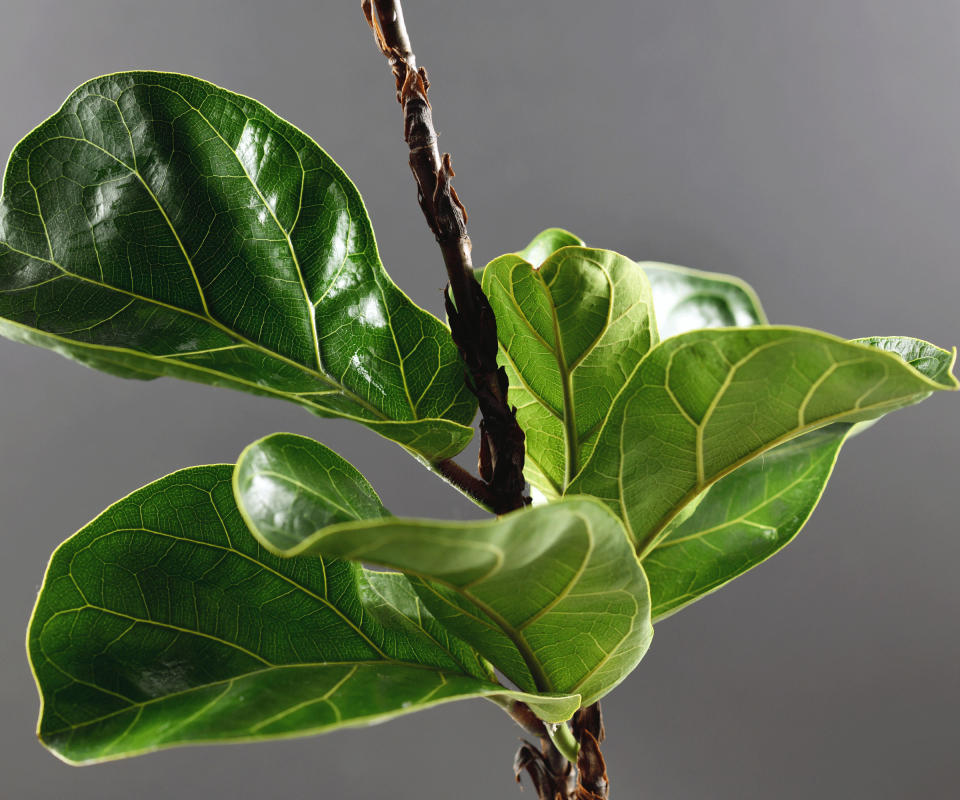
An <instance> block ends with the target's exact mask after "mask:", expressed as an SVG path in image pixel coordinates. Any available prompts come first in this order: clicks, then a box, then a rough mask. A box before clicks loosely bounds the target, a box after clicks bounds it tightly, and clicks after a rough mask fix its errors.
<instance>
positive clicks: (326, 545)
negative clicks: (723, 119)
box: [236, 446, 653, 704]
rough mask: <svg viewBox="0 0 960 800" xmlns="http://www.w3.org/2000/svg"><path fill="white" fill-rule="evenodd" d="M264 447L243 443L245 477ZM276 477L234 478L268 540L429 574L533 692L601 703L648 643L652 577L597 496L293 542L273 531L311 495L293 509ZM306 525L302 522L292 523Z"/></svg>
mask: <svg viewBox="0 0 960 800" xmlns="http://www.w3.org/2000/svg"><path fill="white" fill-rule="evenodd" d="M255 449H256V446H253V447H252V448H250V449H248V450H247V451H245V454H244V456H243V457H242V458H241V461H240V463H239V464H238V465H237V472H238V474H240V475H248V474H249V473H250V467H249V466H248V465H247V464H246V463H245V461H247V460H251V461H255V460H256V455H255V453H254V451H255ZM304 477H306V474H305V473H303V472H301V473H299V474H297V475H296V476H295V479H296V480H297V481H300V482H302V481H303V479H304ZM273 482H274V485H275V486H276V487H277V491H276V492H273V491H272V490H271V486H270V481H259V480H253V481H246V480H240V481H237V484H236V488H237V492H238V495H237V497H238V502H239V505H240V506H241V508H242V509H243V513H244V517H245V519H246V520H247V523H248V525H249V526H250V528H251V530H252V531H253V532H254V534H255V535H256V536H257V538H259V539H260V540H261V541H262V542H263V544H264V545H265V546H267V547H268V548H269V549H271V550H274V551H276V552H280V553H284V554H286V555H301V554H309V553H313V554H318V555H322V556H326V557H338V558H345V559H352V560H357V561H364V562H369V563H374V564H381V565H383V566H387V567H392V568H394V569H399V570H401V571H402V572H404V573H406V574H407V575H409V576H411V577H412V578H416V579H419V581H417V580H414V582H413V585H414V586H415V588H416V589H417V592H418V594H419V595H420V598H421V600H422V601H423V602H424V604H425V605H426V606H427V607H428V608H429V609H430V610H431V612H432V613H433V615H434V616H435V617H436V618H437V619H438V620H439V621H440V622H441V623H442V624H443V625H444V626H445V627H446V628H447V629H448V630H450V631H451V632H452V633H453V634H455V635H456V636H458V637H460V638H461V639H463V640H464V641H465V642H467V643H469V644H470V645H472V646H473V647H475V648H476V649H477V650H478V651H479V652H480V653H481V654H482V655H483V656H485V657H486V658H487V659H489V660H490V662H491V663H493V665H494V666H495V667H497V668H498V669H499V670H501V671H502V672H503V674H504V675H506V676H507V677H508V678H509V679H510V680H511V681H513V682H514V683H515V684H516V685H517V686H518V687H520V688H521V689H523V690H525V691H540V692H562V693H565V694H573V693H577V694H580V695H582V696H583V702H584V703H585V704H588V703H591V702H593V701H594V700H596V699H597V698H599V697H600V696H602V695H603V694H604V693H606V692H607V691H609V690H610V689H611V688H613V686H615V685H616V684H617V683H619V682H620V681H621V680H622V679H623V678H624V677H625V676H626V675H627V674H628V673H629V672H630V671H631V670H632V669H633V668H634V667H635V666H636V664H637V663H638V662H639V661H640V658H641V657H642V656H643V654H644V652H645V651H646V649H647V647H648V646H649V643H650V638H651V636H652V634H653V630H652V627H651V625H650V618H649V613H650V607H649V591H648V588H647V581H646V577H645V576H644V573H643V570H642V569H641V567H640V565H639V563H638V562H637V559H636V558H635V556H634V554H633V550H632V547H631V545H630V542H629V541H628V539H627V537H626V534H625V532H624V530H623V525H622V524H621V523H620V522H619V520H618V519H617V518H616V517H615V516H614V515H613V514H611V513H610V512H609V511H607V510H606V509H605V508H604V507H603V506H602V505H601V504H600V503H597V502H595V501H594V500H592V499H589V498H570V499H566V500H561V501H557V502H555V503H551V504H549V505H546V506H539V507H537V508H533V509H527V510H524V511H520V512H515V513H512V514H508V515H505V516H503V517H501V518H499V519H494V520H489V521H484V522H438V521H433V520H410V519H396V518H389V519H380V520H365V521H359V522H353V523H343V524H339V525H333V526H328V527H326V528H322V529H319V530H317V531H316V532H315V533H313V534H312V535H309V536H306V537H304V538H303V540H302V541H301V542H300V544H299V545H297V546H296V547H293V548H290V547H288V546H287V542H288V537H286V536H277V535H275V534H274V533H273V532H272V531H273V529H272V526H271V519H272V517H273V515H275V514H278V513H279V514H284V515H293V514H296V515H303V517H304V518H305V519H306V520H309V519H312V512H311V511H310V509H309V508H308V507H307V501H308V500H309V496H307V495H304V496H302V497H298V498H297V502H296V503H295V504H294V505H293V506H289V505H288V504H287V500H288V495H287V493H286V485H287V484H286V482H284V481H277V480H274V481H273ZM245 486H246V487H251V488H248V489H247V490H246V491H244V488H243V487H245ZM261 520H263V522H261ZM304 527H306V526H305V525H301V524H300V523H299V521H296V520H294V521H292V528H293V529H296V530H301V529H302V528H304Z"/></svg>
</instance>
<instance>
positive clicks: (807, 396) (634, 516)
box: [569, 327, 957, 557]
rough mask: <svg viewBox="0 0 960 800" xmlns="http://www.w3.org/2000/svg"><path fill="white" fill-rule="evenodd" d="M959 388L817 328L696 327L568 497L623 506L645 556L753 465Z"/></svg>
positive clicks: (641, 372) (674, 346)
mask: <svg viewBox="0 0 960 800" xmlns="http://www.w3.org/2000/svg"><path fill="white" fill-rule="evenodd" d="M930 347H932V346H930ZM939 352H940V353H941V354H942V355H941V358H947V359H949V360H950V363H952V358H953V356H952V355H951V354H945V355H943V353H944V351H939ZM955 388H957V381H956V380H955V379H954V378H953V376H952V375H951V374H950V372H949V369H947V370H946V371H945V372H941V373H940V374H938V377H937V378H929V377H927V376H926V375H924V374H922V373H921V372H918V371H917V370H916V369H914V368H913V367H911V366H910V365H909V364H907V363H905V362H904V361H903V360H902V359H901V358H900V357H899V356H898V355H894V354H892V353H887V352H883V351H882V350H878V349H876V348H874V347H870V346H867V345H864V344H859V343H856V342H845V341H843V340H841V339H837V338H836V337H833V336H830V335H828V334H825V333H819V332H817V331H810V330H805V329H802V328H787V327H780V328H776V327H754V328H746V329H720V330H701V331H691V332H689V333H685V334H681V335H679V336H675V337H673V338H671V339H667V340H666V341H664V342H662V343H661V344H660V345H659V346H658V347H656V348H655V349H653V350H652V351H651V352H650V353H649V354H648V356H647V357H646V358H645V359H644V360H643V361H642V362H641V364H640V366H639V367H638V368H637V370H636V372H635V373H634V376H633V378H632V379H631V380H630V381H629V382H628V383H627V385H626V386H625V387H624V389H623V391H622V392H621V393H620V395H619V396H618V397H617V400H616V402H615V403H614V405H613V407H612V408H611V410H610V413H609V415H608V417H607V419H606V421H605V423H604V426H603V430H602V431H601V433H600V436H599V438H598V441H597V445H596V447H595V448H594V451H593V453H592V455H591V458H590V460H589V461H588V462H587V464H586V466H585V467H584V468H583V470H582V471H581V473H580V474H579V475H578V476H577V478H576V480H574V481H573V483H572V485H571V486H570V489H569V491H570V492H571V493H578V494H591V495H593V496H595V497H598V498H601V499H603V500H604V501H605V502H606V503H607V504H608V505H609V506H610V507H611V508H612V509H614V510H616V511H617V513H619V514H620V515H621V517H622V518H623V519H624V520H625V522H626V523H627V529H628V531H629V532H630V535H631V536H632V538H633V539H634V541H635V542H636V544H637V551H638V552H639V553H640V554H641V557H643V556H646V555H647V554H648V553H649V551H650V549H652V547H653V546H655V545H656V544H657V542H658V541H659V539H660V538H661V536H662V534H663V531H664V529H665V528H666V526H667V525H668V523H669V522H670V521H671V520H672V519H673V518H674V517H675V516H676V515H677V514H678V513H680V512H681V510H682V509H683V508H684V506H685V505H686V504H687V503H688V502H690V501H691V500H693V499H694V497H696V496H697V495H698V494H700V493H701V492H702V491H703V490H704V489H706V488H707V487H708V486H710V485H711V484H713V483H714V482H715V481H716V480H718V479H719V478H722V477H723V476H724V475H726V474H728V473H729V472H731V471H733V470H734V469H736V468H737V467H739V466H741V465H742V464H745V463H746V462H747V461H749V460H750V459H751V458H754V457H756V456H757V455H760V454H761V453H763V452H765V451H767V450H769V449H770V448H772V447H775V446H776V445H778V444H780V443H782V442H785V441H787V440H789V439H792V438H794V437H796V436H799V435H801V434H803V433H806V432H808V431H811V430H814V429H816V428H820V427H823V426H825V425H828V424H830V423H833V422H860V421H864V420H870V419H874V418H876V417H879V416H882V415H883V414H885V413H887V412H889V411H893V410H894V409H897V408H901V407H903V406H907V405H911V404H913V403H917V402H919V401H920V400H922V399H924V398H925V397H927V396H928V395H929V394H930V393H931V392H933V391H935V390H938V389H955Z"/></svg>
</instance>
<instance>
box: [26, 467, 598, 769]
mask: <svg viewBox="0 0 960 800" xmlns="http://www.w3.org/2000/svg"><path fill="white" fill-rule="evenodd" d="M231 477H232V467H231V466H229V465H220V466H211V467H195V468H192V469H188V470H183V471H181V472H179V473H174V474H173V475H171V476H168V477H167V478H163V479H161V480H160V481H157V482H156V483H154V484H151V485H149V486H147V487H144V488H143V489H141V490H139V491H137V492H135V493H134V494H133V495H131V496H130V497H128V498H126V499H124V500H121V501H120V502H119V503H117V504H115V505H114V506H112V507H111V508H110V509H108V510H107V511H106V512H104V514H102V515H101V516H100V517H98V518H97V519H96V520H94V521H93V522H92V523H90V525H88V526H87V527H86V528H84V529H83V530H82V531H81V532H80V533H78V534H77V535H76V536H74V537H72V538H71V539H69V540H67V542H65V543H64V544H63V545H62V546H61V547H60V548H59V549H58V550H57V552H56V553H55V554H54V556H53V558H52V560H51V564H50V567H49V569H48V572H47V576H46V578H45V580H44V585H43V588H42V590H41V593H40V597H39V599H38V602H37V607H36V609H35V612H34V617H33V620H32V622H31V626H30V633H29V651H30V658H31V664H32V666H33V669H34V671H35V675H36V678H37V682H38V685H39V687H40V690H41V695H42V698H43V709H42V713H41V719H40V730H39V733H40V736H41V739H42V740H43V742H44V743H45V744H46V745H47V746H48V747H50V748H51V749H53V750H54V752H56V753H57V754H58V755H59V756H60V757H61V758H64V759H65V760H68V761H70V762H72V763H88V762H91V761H100V760H106V759H112V758H119V757H122V756H126V755H133V754H136V753H140V752H147V751H150V750H155V749H158V748H162V747H168V746H173V745H178V744H187V743H194V742H204V741H238V740H247V739H257V738H268V737H278V736H296V735H303V734H305V733H313V732H320V731H323V730H327V729H330V728H335V727H340V726H343V725H356V724H363V723H367V722H370V721H376V720H380V719H387V718H390V717H392V716H396V715H399V714H403V713H408V712H409V711H414V710H417V709H419V708H424V707H428V706H430V705H433V704H436V703H440V702H445V701H448V700H453V699H458V698H464V697H489V698H491V699H494V700H497V701H499V702H506V701H508V700H510V699H524V700H527V701H528V702H529V703H530V704H531V705H532V706H533V707H534V708H536V709H537V711H538V713H540V714H541V715H542V716H544V718H546V719H551V720H553V721H558V720H560V719H565V718H567V717H569V715H570V714H572V713H573V711H574V710H575V709H576V708H577V706H578V703H579V698H578V697H570V696H566V697H550V696H528V695H525V694H523V693H517V692H512V691H510V690H507V689H505V688H504V687H502V686H499V685H498V684H496V683H495V682H494V681H493V680H491V677H490V676H489V674H488V673H487V672H485V671H484V670H483V669H482V665H481V662H480V660H479V658H478V656H477V655H476V653H475V652H474V651H472V650H471V648H469V647H468V646H467V645H465V644H464V643H463V642H460V641H458V640H456V639H455V638H454V637H453V636H452V635H451V634H450V633H449V632H447V631H445V630H444V629H443V628H442V626H440V625H439V623H437V621H436V620H434V619H433V618H432V617H431V616H430V614H429V612H428V611H427V610H426V609H425V608H423V607H422V606H420V605H419V604H417V603H415V602H412V599H413V598H415V593H414V591H413V589H412V587H410V586H409V584H406V585H404V582H405V581H406V579H405V578H403V576H400V575H396V574H383V573H374V572H369V571H366V570H364V569H363V568H362V567H360V566H359V565H356V564H350V563H347V562H343V561H336V560H327V559H323V558H310V559H282V558H278V557H276V556H272V555H270V554H269V553H266V552H264V551H263V550H262V548H261V547H260V546H259V545H258V544H257V542H256V541H255V540H254V539H253V538H252V537H251V536H250V535H249V533H248V532H247V530H246V528H245V526H244V524H243V520H242V518H241V516H240V513H239V510H238V509H237V507H236V504H235V502H234V500H233V494H232V489H231V484H230V481H231ZM372 598H375V599H372Z"/></svg>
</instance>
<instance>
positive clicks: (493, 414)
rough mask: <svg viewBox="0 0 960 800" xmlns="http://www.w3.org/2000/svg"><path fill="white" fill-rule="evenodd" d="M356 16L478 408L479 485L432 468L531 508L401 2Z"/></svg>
mask: <svg viewBox="0 0 960 800" xmlns="http://www.w3.org/2000/svg"><path fill="white" fill-rule="evenodd" d="M363 13H364V15H365V16H366V18H367V23H368V24H369V25H370V28H371V30H372V31H373V33H374V36H375V38H376V40H377V45H378V46H379V47H380V51H381V52H382V53H383V54H384V55H385V56H386V57H387V60H388V61H389V62H390V67H391V69H392V70H393V77H394V81H395V83H396V87H397V100H399V102H400V104H401V106H402V107H403V136H404V139H405V140H406V143H407V147H408V149H409V152H410V158H409V161H410V170H411V171H412V172H413V177H414V178H415V180H416V182H417V200H418V201H419V203H420V208H421V210H422V211H423V215H424V217H425V218H426V220H427V225H428V226H429V227H430V230H431V231H432V232H433V235H434V236H435V237H436V240H437V244H438V245H439V246H440V252H441V254H442V256H443V263H444V266H445V267H446V271H447V279H448V281H449V283H450V291H449V292H448V293H447V294H446V309H447V317H448V319H449V321H450V329H451V333H452V334H453V340H454V342H455V343H456V345H457V348H458V349H459V351H460V355H461V356H462V357H463V361H464V365H465V367H466V378H467V385H468V386H469V387H470V389H471V390H472V391H473V393H474V394H475V395H476V396H477V400H478V403H479V406H480V416H481V421H480V465H479V466H480V481H479V482H477V481H476V480H470V478H472V476H470V475H469V473H467V472H466V471H465V470H463V469H462V468H460V467H457V466H456V465H454V464H452V462H441V464H438V465H437V466H438V468H439V469H440V471H441V473H442V474H443V475H444V476H445V477H447V479H448V480H450V481H451V482H452V483H454V484H456V485H457V486H458V487H459V488H461V489H463V490H464V491H466V492H468V493H469V494H470V495H471V496H473V497H474V498H475V499H476V500H478V501H479V502H481V503H483V504H484V505H486V506H488V507H489V508H490V509H491V510H492V511H493V512H494V513H496V514H504V513H506V512H508V511H513V510H515V509H518V508H522V507H523V506H525V505H527V504H528V503H529V502H530V499H529V498H528V497H526V496H525V495H524V489H525V486H526V484H525V481H524V478H523V460H524V436H523V431H522V430H521V429H520V426H519V425H518V424H517V419H516V409H514V408H512V407H511V406H510V404H509V402H508V401H507V388H508V386H507V375H506V373H505V372H504V370H503V368H501V367H498V366H497V325H496V320H495V318H494V315H493V309H492V308H491V307H490V303H489V302H488V301H487V298H486V296H485V295H484V293H483V291H482V290H481V289H480V284H478V283H477V280H476V278H475V277H474V274H473V262H472V260H471V245H470V237H469V235H468V234H467V212H466V209H465V208H464V207H463V203H461V202H460V198H459V197H458V196H457V192H456V189H454V188H453V184H452V183H451V179H452V178H453V176H454V172H453V166H452V163H451V160H450V154H449V153H444V154H443V155H442V156H441V154H440V150H439V149H438V147H437V132H436V129H435V128H434V126H433V109H432V108H431V106H430V101H429V99H428V98H427V90H428V89H429V88H430V80H429V78H428V77H427V72H426V70H425V69H424V68H423V67H418V66H417V59H416V56H415V55H414V53H413V49H412V47H411V46H410V37H409V36H408V35H407V30H406V25H405V24H404V20H403V9H402V8H401V6H400V3H399V2H397V0H363ZM451 295H452V299H451ZM484 487H486V488H484Z"/></svg>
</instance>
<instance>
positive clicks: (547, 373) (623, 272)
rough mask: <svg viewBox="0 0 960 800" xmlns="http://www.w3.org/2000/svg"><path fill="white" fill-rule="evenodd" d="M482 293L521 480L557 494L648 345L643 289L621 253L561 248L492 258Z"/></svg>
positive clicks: (648, 304) (649, 324) (649, 320)
mask: <svg viewBox="0 0 960 800" xmlns="http://www.w3.org/2000/svg"><path fill="white" fill-rule="evenodd" d="M546 233H551V232H550V231H547V232H545V234H546ZM545 234H541V236H545ZM535 245H536V240H535V241H534V244H533V245H531V248H528V249H533V250H537V249H538V247H539V245H536V246H535ZM483 289H484V292H486V294H487V297H488V298H489V299H490V304H491V306H492V307H493V310H494V313H495V314H496V317H497V336H498V338H499V339H500V346H501V349H500V357H501V361H502V363H503V364H504V366H505V368H506V370H507V376H508V377H509V380H510V401H511V402H512V403H514V404H515V405H516V407H517V419H518V420H519V422H520V425H521V427H522V428H523V430H524V433H525V434H526V437H527V462H526V463H527V470H526V476H527V478H528V480H529V481H530V482H531V483H532V484H533V485H534V486H536V487H537V488H538V489H539V490H540V491H542V492H543V493H544V494H546V495H548V496H554V497H556V496H559V495H560V494H562V492H563V490H564V488H565V487H566V486H567V484H568V483H569V482H570V480H571V479H572V478H573V476H574V475H575V474H576V473H577V472H578V471H579V469H580V467H581V466H582V465H583V464H584V463H585V462H586V460H587V457H588V456H589V454H590V450H591V449H592V448H593V444H594V441H595V439H596V434H597V432H598V431H599V426H600V423H601V422H602V421H603V418H604V415H605V414H606V412H607V411H608V410H609V408H610V404H611V403H612V402H613V398H614V396H615V395H616V394H617V392H618V391H619V390H620V389H621V388H622V386H623V384H624V382H625V381H626V380H627V378H628V377H629V375H630V373H631V372H632V371H633V369H634V367H635V366H636V364H637V363H638V362H639V361H640V359H641V358H642V357H643V356H644V354H645V353H646V352H647V350H648V349H649V348H650V347H651V345H652V344H655V343H656V338H657V337H656V326H655V324H654V322H653V311H652V300H651V295H650V286H649V284H648V283H647V280H646V277H645V276H644V274H643V271H642V270H641V269H640V268H639V267H638V266H637V265H636V264H635V263H634V262H632V261H630V260H629V259H627V258H624V257H623V256H620V255H617V254H616V253H612V252H610V251H608V250H592V249H589V248H585V247H563V248H562V249H560V250H557V251H555V252H554V253H553V254H552V255H550V256H548V257H547V259H546V260H545V261H544V262H543V263H542V264H541V265H540V266H539V267H534V266H532V265H531V264H530V263H529V262H527V261H525V260H524V259H523V258H521V257H520V256H518V255H506V256H501V257H500V258H497V259H495V260H494V261H492V262H491V263H490V264H488V265H487V267H486V269H485V270H484V273H483Z"/></svg>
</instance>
